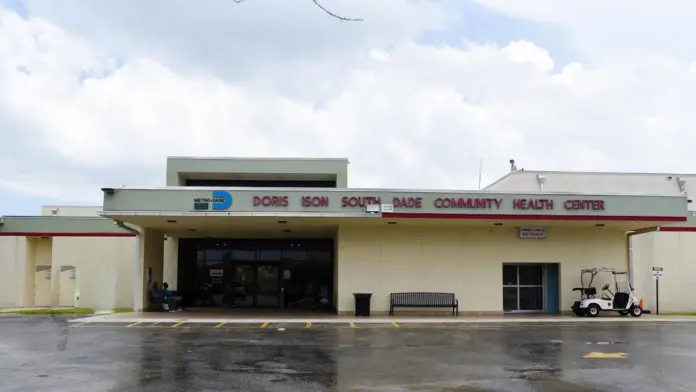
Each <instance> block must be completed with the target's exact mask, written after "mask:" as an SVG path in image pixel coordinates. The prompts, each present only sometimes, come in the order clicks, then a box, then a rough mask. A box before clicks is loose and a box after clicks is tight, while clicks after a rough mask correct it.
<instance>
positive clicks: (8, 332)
mask: <svg viewBox="0 0 696 392" xmlns="http://www.w3.org/2000/svg"><path fill="white" fill-rule="evenodd" d="M279 327H282V328H286V329H285V330H284V331H281V330H279ZM593 352H596V353H602V354H604V355H607V354H609V355H615V356H623V358H585V356H587V355H588V354H590V353H593ZM619 353H621V354H619ZM595 355H599V354H595ZM693 385H696V323H693V324H689V323H684V324H656V323H655V324H652V323H646V322H640V323H628V324H626V323H619V324H604V323H603V325H574V324H568V325H564V324H558V325H555V324H533V325H529V324H524V325H522V324H510V325H475V326H465V325H444V326H436V325H401V326H399V328H395V327H394V326H392V325H375V326H363V325H358V326H356V327H355V328H351V327H350V326H348V325H345V326H344V325H333V326H329V325H323V326H322V325H315V326H311V327H310V328H305V326H304V325H287V326H279V325H269V326H267V327H266V328H259V327H258V326H256V325H246V326H230V325H226V326H223V327H221V328H214V326H212V325H198V326H197V325H188V326H186V325H184V326H181V327H178V328H171V326H169V325H157V326H148V325H141V326H133V327H127V326H126V325H97V324H95V325H93V326H78V327H71V326H70V325H69V324H68V323H67V322H66V320H65V319H60V318H52V317H44V316H41V317H2V318H0V391H3V392H4V391H22V392H25V391H61V392H63V391H70V392H75V391H89V392H101V391H109V392H115V391H166V392H181V391H245V392H251V391H302V392H309V391H458V392H482V391H514V392H526V391H563V392H585V391H612V392H616V391H631V392H639V391H651V392H655V391H689V392H692V391H694V390H695V389H694V386H693Z"/></svg>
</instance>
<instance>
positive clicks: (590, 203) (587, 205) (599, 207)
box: [563, 200, 604, 211]
mask: <svg viewBox="0 0 696 392" xmlns="http://www.w3.org/2000/svg"><path fill="white" fill-rule="evenodd" d="M563 207H565V209H566V210H592V211H603V210H604V200H566V201H565V203H563Z"/></svg>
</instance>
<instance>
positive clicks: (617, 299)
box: [612, 292, 631, 309]
mask: <svg viewBox="0 0 696 392" xmlns="http://www.w3.org/2000/svg"><path fill="white" fill-rule="evenodd" d="M630 300H631V296H630V295H629V294H628V293H620V292H619V293H615V294H614V303H613V304H612V306H614V309H626V306H627V305H628V302H629V301H630Z"/></svg>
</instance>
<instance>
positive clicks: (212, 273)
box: [210, 268, 225, 278]
mask: <svg viewBox="0 0 696 392" xmlns="http://www.w3.org/2000/svg"><path fill="white" fill-rule="evenodd" d="M224 273H225V271H224V270H223V269H221V268H219V269H218V268H216V269H211V270H210V276H211V277H214V278H220V277H222V275H223V274H224Z"/></svg>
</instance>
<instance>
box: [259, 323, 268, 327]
mask: <svg viewBox="0 0 696 392" xmlns="http://www.w3.org/2000/svg"><path fill="white" fill-rule="evenodd" d="M266 327H268V323H263V324H261V326H260V327H259V328H266Z"/></svg>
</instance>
